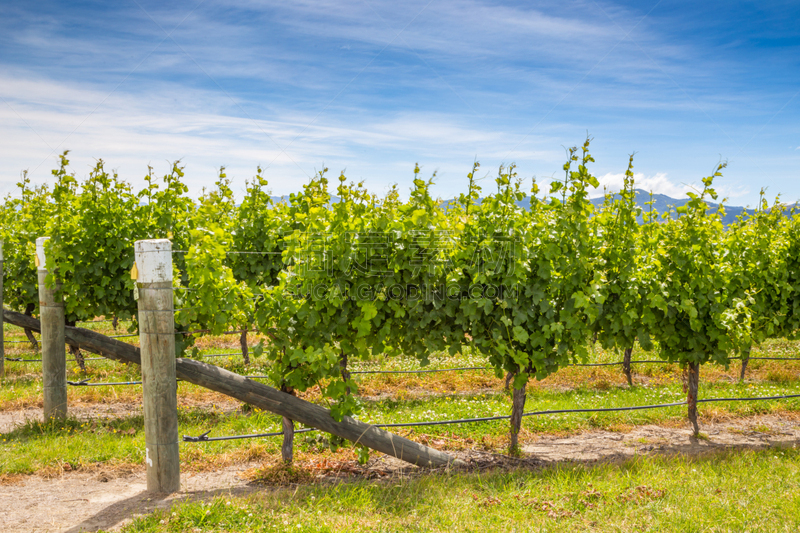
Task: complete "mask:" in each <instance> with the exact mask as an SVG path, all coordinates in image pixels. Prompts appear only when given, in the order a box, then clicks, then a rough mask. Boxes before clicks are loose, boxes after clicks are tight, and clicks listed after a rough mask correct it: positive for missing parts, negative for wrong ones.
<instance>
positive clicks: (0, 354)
mask: <svg viewBox="0 0 800 533" xmlns="http://www.w3.org/2000/svg"><path fill="white" fill-rule="evenodd" d="M4 327H5V326H3V240H2V239H0V377H3V376H5V375H6V347H5V344H4V342H5V341H4V338H3V328H4Z"/></svg>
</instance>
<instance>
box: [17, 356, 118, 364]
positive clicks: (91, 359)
mask: <svg viewBox="0 0 800 533" xmlns="http://www.w3.org/2000/svg"><path fill="white" fill-rule="evenodd" d="M5 360H6V361H14V362H17V363H41V362H42V360H41V359H21V358H19V357H6V358H5ZM107 360H108V359H106V358H105V357H87V358H85V359H84V361H107ZM67 362H68V363H74V362H75V361H73V360H72V359H68V360H67Z"/></svg>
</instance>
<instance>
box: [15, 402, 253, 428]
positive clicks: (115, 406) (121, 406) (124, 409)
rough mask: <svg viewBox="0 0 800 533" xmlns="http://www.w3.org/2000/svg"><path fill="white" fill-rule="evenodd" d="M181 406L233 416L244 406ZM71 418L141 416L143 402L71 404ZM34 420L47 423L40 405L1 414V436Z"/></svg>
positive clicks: (232, 403)
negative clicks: (213, 410)
mask: <svg viewBox="0 0 800 533" xmlns="http://www.w3.org/2000/svg"><path fill="white" fill-rule="evenodd" d="M178 406H179V407H182V408H191V409H194V408H197V409H207V410H211V409H216V410H217V411H221V412H223V413H233V412H235V411H236V410H237V409H240V408H241V406H242V403H241V402H239V401H236V400H231V399H222V400H218V401H197V400H193V399H191V398H179V399H178ZM68 414H69V416H70V417H73V418H77V419H78V420H87V421H91V420H99V419H102V418H126V417H131V416H137V415H142V414H143V411H142V404H141V403H140V402H136V403H129V402H71V403H70V404H69V406H68ZM31 420H35V421H38V422H41V421H43V420H44V417H43V411H42V407H41V406H35V407H26V408H24V409H15V410H9V411H0V433H8V432H10V431H13V430H14V429H15V428H17V427H19V426H22V425H24V424H26V423H27V422H29V421H31Z"/></svg>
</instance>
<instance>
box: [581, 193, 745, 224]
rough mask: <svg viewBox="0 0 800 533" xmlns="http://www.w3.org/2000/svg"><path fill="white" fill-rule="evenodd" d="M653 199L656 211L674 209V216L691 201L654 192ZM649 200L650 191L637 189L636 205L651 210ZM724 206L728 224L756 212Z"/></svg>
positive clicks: (600, 202) (724, 220) (597, 203)
mask: <svg viewBox="0 0 800 533" xmlns="http://www.w3.org/2000/svg"><path fill="white" fill-rule="evenodd" d="M652 199H653V201H654V203H653V210H654V211H658V212H659V213H665V212H667V211H673V216H674V211H675V209H676V208H678V207H680V206H682V205H685V204H686V203H687V202H688V201H689V198H680V199H679V198H671V197H669V196H666V195H664V194H654V195H653V198H652ZM603 200H604V199H603V197H600V198H594V199H592V203H593V204H594V205H595V207H600V206H602V205H603ZM649 201H650V193H649V192H647V191H643V190H641V189H636V205H638V206H639V207H641V208H642V210H649V209H650V206H649V205H645V204H646V203H647V202H649ZM706 203H707V204H708V206H709V207H710V208H711V209H712V210H715V209H716V208H717V207H719V204H717V203H714V202H706ZM724 207H725V216H724V217H722V223H723V224H724V225H726V226H727V225H728V224H731V223H733V222H735V221H736V218H737V217H738V216H739V215H741V214H742V213H744V212H747V214H749V215H752V214H753V213H755V212H756V211H755V209H747V208H745V207H738V206H731V205H727V204H726V205H725V206H724Z"/></svg>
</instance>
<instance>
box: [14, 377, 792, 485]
mask: <svg viewBox="0 0 800 533" xmlns="http://www.w3.org/2000/svg"><path fill="white" fill-rule="evenodd" d="M187 386H188V384H183V383H182V384H181V385H180V387H181V388H182V387H187ZM179 394H180V393H179ZM776 394H800V383H798V382H794V383H791V384H774V385H773V384H758V385H753V384H750V385H744V384H724V383H717V384H714V385H709V386H706V387H703V388H701V397H710V396H768V395H776ZM682 399H683V392H682V391H681V388H680V386H679V385H677V384H673V385H665V386H660V387H652V388H650V387H636V388H634V389H624V388H614V389H611V390H608V391H597V390H594V389H584V388H580V389H575V390H572V391H567V392H557V391H549V390H541V389H536V390H534V391H533V392H532V393H531V394H530V395H529V397H528V401H527V403H526V410H528V411H532V410H545V409H546V410H550V409H574V408H594V407H611V406H627V405H645V404H656V403H669V402H674V401H681V400H682ZM708 405H714V409H715V412H716V413H729V414H732V415H737V416H745V415H753V414H763V413H769V412H775V411H778V410H800V399H794V400H781V401H772V402H733V403H725V404H705V405H702V404H701V407H700V413H701V421H700V422H701V429H702V423H703V420H702V414H703V411H704V410H705V409H708V407H707V406H708ZM510 407H511V403H510V398H509V396H508V395H506V394H483V395H466V396H465V395H444V396H433V397H430V398H427V399H413V400H403V401H398V400H383V401H375V402H365V403H364V410H363V412H362V414H361V416H360V417H359V418H360V419H362V420H364V421H368V422H370V423H381V422H384V423H391V422H416V421H429V420H447V419H460V418H471V417H479V416H491V415H507V414H508V413H509V412H510ZM685 413H686V411H685V407H682V406H681V407H670V408H665V409H654V410H646V411H629V412H609V413H583V414H558V415H545V416H535V417H527V418H525V419H524V422H523V428H524V429H525V430H527V431H531V432H576V431H580V430H584V429H590V428H612V429H613V428H615V427H617V426H619V425H636V424H645V423H663V422H668V421H682V420H684V419H685V416H686V414H685ZM208 430H212V432H211V435H210V436H212V437H213V436H226V435H240V434H249V433H265V432H273V431H280V418H279V417H278V416H276V415H273V414H270V413H266V412H262V411H257V410H256V411H252V410H249V409H244V410H239V411H236V412H234V413H223V412H221V411H219V410H216V409H199V408H181V409H180V410H179V431H180V433H181V434H182V435H199V434H200V433H203V432H206V431H208ZM393 431H396V432H400V433H402V434H404V435H405V434H408V431H409V430H407V429H402V428H398V429H394V430H393ZM507 431H508V422H507V421H505V420H500V421H496V422H481V423H475V424H456V425H447V426H429V427H421V428H413V431H412V433H411V436H412V438H413V437H414V436H420V435H422V434H425V435H430V436H447V437H449V438H450V439H452V440H450V441H448V442H447V443H446V445H445V446H446V447H456V448H457V447H464V446H472V445H475V443H481V445H483V446H486V447H488V448H490V449H495V450H498V451H501V450H503V448H504V446H505V437H506V435H507ZM311 435H313V434H311ZM0 441H2V442H0V474H29V473H35V472H37V471H40V470H43V469H44V470H47V469H48V468H53V467H56V466H58V465H61V464H65V463H66V464H69V465H70V468H72V469H77V468H82V467H86V466H90V465H94V464H96V463H106V462H107V463H109V464H114V463H123V464H142V461H143V460H144V457H143V450H144V432H143V419H142V417H141V416H140V415H136V416H128V417H104V418H100V419H99V420H95V421H94V422H86V421H79V420H75V419H70V420H67V421H65V422H59V423H50V424H42V423H38V422H29V423H28V424H26V425H25V426H22V427H20V428H17V429H15V430H14V431H12V432H10V433H6V434H2V435H0ZM296 445H297V448H298V450H299V451H300V452H316V451H317V445H316V444H315V443H314V442H312V441H311V439H309V442H306V438H305V436H302V435H298V436H297V438H296ZM254 446H256V448H257V449H255V450H254V448H253V447H254ZM279 446H280V437H271V438H267V439H258V440H255V441H253V440H233V441H220V442H208V443H181V456H182V458H183V461H184V465H185V467H186V468H189V469H204V468H208V467H209V466H210V465H215V464H216V465H222V464H226V462H230V461H234V462H235V461H236V460H246V459H258V458H266V457H267V456H269V455H271V454H277V453H278V451H279ZM237 458H238V459H237Z"/></svg>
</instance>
